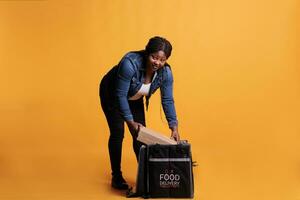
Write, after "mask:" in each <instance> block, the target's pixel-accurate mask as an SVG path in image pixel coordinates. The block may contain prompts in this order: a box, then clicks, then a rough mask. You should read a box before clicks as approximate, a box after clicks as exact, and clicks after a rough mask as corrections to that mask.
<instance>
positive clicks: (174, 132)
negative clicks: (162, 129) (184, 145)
mask: <svg viewBox="0 0 300 200" xmlns="http://www.w3.org/2000/svg"><path fill="white" fill-rule="evenodd" d="M171 130H172V133H171V138H172V139H173V140H175V141H176V142H179V141H180V136H179V133H178V128H177V126H175V127H172V128H171Z"/></svg>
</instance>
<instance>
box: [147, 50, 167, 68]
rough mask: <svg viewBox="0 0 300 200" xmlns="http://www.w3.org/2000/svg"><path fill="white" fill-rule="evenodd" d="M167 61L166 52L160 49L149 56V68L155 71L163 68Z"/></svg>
mask: <svg viewBox="0 0 300 200" xmlns="http://www.w3.org/2000/svg"><path fill="white" fill-rule="evenodd" d="M166 61H167V57H166V54H165V52H163V51H161V50H160V51H157V52H155V53H151V54H150V55H149V56H148V58H147V68H148V69H150V70H151V71H153V72H155V71H156V70H158V69H160V68H162V67H163V66H164V65H165V63H166Z"/></svg>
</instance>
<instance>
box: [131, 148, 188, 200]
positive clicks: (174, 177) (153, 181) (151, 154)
mask: <svg viewBox="0 0 300 200" xmlns="http://www.w3.org/2000/svg"><path fill="white" fill-rule="evenodd" d="M138 196H141V197H143V198H193V196H194V178H193V162H192V155H191V147H190V144H188V143H180V144H177V145H165V144H164V145H162V144H152V145H147V146H145V145H143V146H142V147H141V149H140V153H139V164H138V174H137V179H136V191H135V192H133V191H132V189H129V190H128V191H127V197H138Z"/></svg>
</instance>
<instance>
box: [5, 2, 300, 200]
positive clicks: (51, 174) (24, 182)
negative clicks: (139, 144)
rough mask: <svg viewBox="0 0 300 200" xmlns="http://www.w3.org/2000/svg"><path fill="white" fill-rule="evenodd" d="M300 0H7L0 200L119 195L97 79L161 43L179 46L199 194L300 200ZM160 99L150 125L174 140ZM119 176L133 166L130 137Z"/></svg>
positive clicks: (180, 87) (178, 88)
mask: <svg viewBox="0 0 300 200" xmlns="http://www.w3.org/2000/svg"><path fill="white" fill-rule="evenodd" d="M299 13H300V3H299V1H297V0H275V1H274V0H272V1H271V0H244V1H241V0H240V1H238V0H227V1H224V0H214V1H205V0H199V1H196V0H194V1H190V0H187V1H183V0H177V1H173V0H169V1H165V0H160V1H156V0H154V1H146V0H134V1H133V0H132V1H129V0H128V1H127V0H125V1H122V0H116V1H108V0H107V1H96V0H95V1H93V0H88V1H83V0H82V1H78V0H76V1H75V0H73V1H69V0H64V1H38V0H37V1H0V94H1V95H0V96H1V98H0V113H1V116H0V123H1V125H0V199H3V200H6V199H22V200H23V199H28V200H29V199H30V200H35V199H43V200H44V199H64V200H65V199H72V200H76V199H85V200H86V199H100V198H101V197H106V198H107V199H119V198H121V197H123V193H120V192H115V191H113V190H111V189H110V185H109V184H110V166H109V160H108V150H107V140H108V127H107V125H106V121H105V118H104V115H103V113H102V110H101V108H100V106H99V98H98V84H99V81H100V79H101V77H102V76H103V75H104V74H105V73H106V72H107V71H108V70H109V69H110V68H111V66H113V65H114V64H116V63H117V62H119V60H120V58H121V57H122V56H123V55H124V54H125V53H126V52H128V51H130V50H140V49H143V48H144V46H145V44H146V43H147V41H148V39H149V38H150V37H152V36H154V35H161V36H164V37H166V38H168V39H169V40H170V41H171V42H172V44H173V47H174V50H173V55H172V56H171V58H170V59H169V63H170V64H171V65H172V69H173V72H174V79H175V82H174V84H175V85H174V93H175V102H176V106H177V107H176V108H177V112H178V118H179V123H180V127H179V128H180V129H179V130H180V133H181V138H182V139H187V140H189V141H190V143H191V144H192V150H193V156H194V159H195V160H196V161H197V162H198V163H199V166H198V167H197V168H195V169H194V173H195V199H201V200H241V199H242V200H254V199H257V200H269V199H270V200H299V199H300V145H299V142H300V58H299V55H300V48H299V47H300V37H299V35H300V15H299ZM160 110H161V108H160V102H159V94H156V95H155V96H154V97H153V98H152V99H151V102H150V109H149V111H148V113H147V124H148V127H150V128H152V129H154V130H157V131H160V132H162V133H164V134H166V135H169V134H170V132H169V130H168V128H167V124H166V120H165V118H164V115H163V113H160V112H161V111H160ZM124 142H125V143H124V148H123V172H124V175H125V178H126V179H127V180H128V181H129V183H130V184H134V182H135V176H136V162H135V158H134V154H133V151H132V148H131V137H130V135H129V133H128V131H127V130H126V136H125V141H124Z"/></svg>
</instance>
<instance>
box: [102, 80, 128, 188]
mask: <svg viewBox="0 0 300 200" xmlns="http://www.w3.org/2000/svg"><path fill="white" fill-rule="evenodd" d="M108 94H109V93H108V91H107V87H105V84H104V83H102V82H101V86H100V100H101V107H102V110H103V112H104V114H105V117H106V120H107V123H108V126H109V131H110V137H109V141H108V148H109V157H110V164H111V170H112V175H113V178H112V186H113V187H114V188H116V189H127V188H128V185H127V183H126V181H125V180H124V178H123V176H122V171H121V156H122V143H123V138H124V120H123V119H122V117H121V115H120V113H119V111H118V109H117V108H116V107H115V106H114V105H113V104H112V103H111V102H112V99H111V98H110V96H109V95H108Z"/></svg>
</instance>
